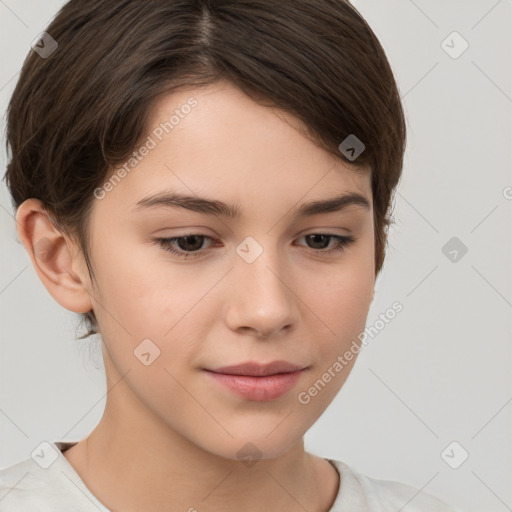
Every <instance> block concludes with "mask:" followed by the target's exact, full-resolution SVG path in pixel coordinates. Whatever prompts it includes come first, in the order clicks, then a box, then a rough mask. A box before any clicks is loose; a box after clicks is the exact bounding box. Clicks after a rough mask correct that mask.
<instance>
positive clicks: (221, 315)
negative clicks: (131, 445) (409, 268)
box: [90, 82, 375, 459]
mask: <svg viewBox="0 0 512 512" xmlns="http://www.w3.org/2000/svg"><path fill="white" fill-rule="evenodd" d="M191 98H193V100H191ZM187 104H188V105H189V106H192V107H191V108H188V107H183V106H184V105H187ZM176 109H178V114H176ZM173 114H175V117H174V119H173V121H171V122H172V128H169V126H170V125H167V131H168V133H166V130H165V129H163V130H162V124H161V123H165V122H166V121H167V122H168V121H169V119H170V118H171V116H172V115H173ZM297 126H298V124H297V122H296V121H294V120H293V119H291V118H290V117H288V116H287V115H286V114H284V113H282V112H279V111H277V110H275V109H270V108H268V107H263V106H260V105H258V104H257V103H255V102H253V101H252V100H251V99H249V98H248V97H246V96H245V95H244V94H243V93H242V92H240V91H239V90H238V89H236V88H235V87H234V86H232V85H230V84H229V83H227V82H218V83H217V84H215V85H214V86H211V87H208V88H200V89H194V90H188V91H181V92H178V93H173V94H171V95H165V96H162V97H160V98H159V100H158V102H157V103H155V105H154V107H153V108H152V110H151V111H150V116H149V120H148V126H147V128H148V131H147V133H146V134H145V136H144V138H143V140H142V143H144V142H146V148H149V149H148V150H147V151H145V150H141V151H140V155H139V156H140V160H137V164H136V165H135V166H133V167H132V168H130V170H129V172H126V169H127V168H128V167H127V168H125V172H124V173H123V172H122V171H121V173H120V174H118V176H122V178H121V179H116V180H115V181H111V182H110V183H111V184H110V185H107V186H106V187H104V188H103V189H102V190H101V191H97V194H96V196H97V199H95V201H94V205H93V210H92V213H91V223H90V237H91V260H92V265H93V268H94V272H95V276H96V281H95V288H94V289H93V291H92V292H91V295H92V296H93V301H92V304H93V309H94V312H95V314H96V317H97V319H98V323H99V329H100V331H101V334H102V338H103V341H104V346H105V347H106V349H107V350H105V351H104V355H105V365H106V370H107V375H110V378H112V376H113V375H114V374H115V375H117V376H124V379H123V393H125V394H126V395H127V396H126V398H127V399H128V398H129V400H131V401H133V400H135V402H136V403H137V408H134V409H132V412H130V415H132V417H131V418H124V420H126V421H128V422H133V423H136V422H137V421H138V419H137V415H138V416H139V417H140V416H141V415H143V416H146V417H151V418H153V420H155V421H157V422H159V423H160V424H161V425H163V426H164V427H165V428H168V429H172V431H175V432H177V433H178V434H179V435H180V436H183V438H184V439H187V440H188V441H190V442H192V443H193V444H195V445H196V446H199V447H201V448H202V449H204V450H207V451H209V452H211V453H214V454H217V455H220V456H222V457H226V458H230V459H235V458H237V457H238V455H237V453H238V452H239V450H240V449H241V448H242V447H244V446H245V445H246V443H252V445H254V446H255V447H257V449H258V450H259V452H260V453H261V457H262V458H272V457H276V456H279V455H280V454H282V453H284V452H285V451H287V450H289V449H290V448H291V447H292V446H293V445H294V444H295V443H297V442H298V441H299V440H300V439H301V438H302V436H303V435H304V433H305V432H306V431H307V429H308V428H309V427H310V426H311V425H312V424H313V423H314V422H315V421H316V419H317V418H318V417H319V416H320V415H321V414H322V412H323V411H324V410H325V408H326V407H327V406H328V404H329V403H330V402H331V400H332V399H333V398H334V397H335V395H336V394H337V392H338V391H339V389H340V388H341V386H342V385H343V383H344V381H345V380H346V378H347V377H348V374H349V373H350V371H351V369H352V367H353V364H354V362H355V359H356V355H357V352H355V351H353V354H354V353H355V354H356V355H354V357H353V358H352V359H351V360H349V361H347V360H346V359H345V358H344V359H343V360H344V363H343V364H342V363H340V358H339V356H341V357H343V354H344V353H346V352H347V351H348V350H349V349H350V348H351V347H354V340H355V341H356V342H357V343H358V344H360V342H359V340H358V338H357V336H358V335H359V334H360V333H361V332H362V331H364V326H365V323H366V317H367V313H368V309H369V307H370V304H371V301H372V298H373V288H374V283H375V274H374V265H375V261H374V231H373V229H374V227H373V214H372V213H373V212H372V196H371V182H370V175H369V173H368V172H365V173H356V172H354V170H352V169H350V168H348V167H346V166H345V165H344V164H343V163H342V162H341V161H340V160H338V159H335V158H334V157H333V156H332V155H330V154H329V153H327V152H326V151H324V150H323V149H320V148H319V147H318V146H316V145H314V144H313V143H312V142H311V141H309V140H308V139H307V138H305V137H304V135H303V134H302V133H301V132H300V130H298V129H297ZM148 137H150V139H148ZM160 139H161V140H160ZM151 141H153V142H151ZM138 148H139V147H138ZM138 148H137V149H138ZM142 153H145V155H144V156H142ZM133 163H134V162H133V161H132V164H133ZM120 167H121V166H120ZM350 194H351V195H352V197H353V198H354V197H356V196H360V197H359V199H356V200H353V201H350V200H349V201H346V200H345V201H346V202H345V205H344V206H343V205H341V206H340V204H339V203H337V207H336V208H333V207H331V208H324V211H323V212H322V211H319V210H321V208H317V209H316V210H314V209H312V208H309V211H307V210H306V209H307V208H308V206H307V205H309V206H311V204H312V203H317V202H321V201H327V200H330V199H334V198H338V197H340V196H344V195H350ZM171 195H173V196H172V197H171ZM165 196H169V197H167V199H165ZM178 196H189V197H191V198H193V199H194V201H189V204H188V207H186V206H178V205H177V202H178V201H179V198H178ZM203 199H207V200H208V201H214V202H216V203H215V204H213V205H212V203H208V204H205V203H202V202H201V200H203ZM365 200H366V202H367V203H368V204H367V206H365V205H364V203H365ZM218 203H224V204H225V205H228V207H224V208H222V207H221V208H219V207H218ZM331 206H332V205H331ZM228 210H231V211H230V213H231V214H227V213H228ZM235 210H236V211H235ZM235 213H236V215H235ZM274 361H286V362H288V363H290V364H293V365H295V366H296V367H298V368H299V369H302V370H301V371H298V372H295V373H293V374H288V375H280V376H275V375H274V377H267V378H264V377H254V376H252V377H247V376H246V377H227V376H226V375H221V374H220V373H218V374H217V376H215V375H213V374H212V372H211V371H208V370H213V369H218V368H219V367H224V366H229V365H239V364H242V363H247V362H254V363H258V364H261V365H265V364H267V363H270V362H274ZM336 362H338V366H337V365H336ZM339 365H341V366H342V368H341V370H340V369H339ZM274 370H275V369H274ZM326 372H327V373H328V374H329V375H330V379H329V378H328V377H325V374H326ZM240 373H243V371H242V372H240ZM274 373H275V371H274ZM319 381H321V384H319ZM315 383H316V387H315ZM312 388H314V389H315V390H316V391H315V390H313V391H312V390H311V389H312ZM128 395H129V397H128ZM107 406H108V405H107Z"/></svg>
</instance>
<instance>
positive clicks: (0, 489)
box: [0, 442, 108, 512]
mask: <svg viewBox="0 0 512 512" xmlns="http://www.w3.org/2000/svg"><path fill="white" fill-rule="evenodd" d="M69 444H71V443H67V442H62V443H61V442H50V443H48V442H44V443H41V445H39V447H38V448H37V450H35V451H34V453H32V456H31V457H29V458H27V459H26V460H23V461H21V462H18V463H17V464H14V465H11V466H9V467H7V468H2V469H0V510H1V511H2V512H69V510H80V511H83V512H88V511H91V512H98V511H105V510H107V509H105V508H104V507H103V506H102V505H101V503H99V502H98V501H97V500H96V499H95V497H94V496H93V495H91V493H90V491H89V490H88V489H87V488H86V487H85V484H84V483H83V482H82V480H81V479H80V477H79V476H78V474H77V473H76V472H75V471H74V469H73V467H72V466H71V465H70V464H69V463H68V462H67V460H66V459H65V457H64V455H63V454H62V452H61V451H60V448H61V447H62V446H64V445H69ZM107 512H108V511H107Z"/></svg>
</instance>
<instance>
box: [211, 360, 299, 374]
mask: <svg viewBox="0 0 512 512" xmlns="http://www.w3.org/2000/svg"><path fill="white" fill-rule="evenodd" d="M303 369H304V366H297V365H295V364H292V363H289V362H288V361H272V362H271V363H267V364H260V363H256V362H252V361H249V362H247V363H241V364H235V365H231V366H222V367H219V368H207V370H208V371H210V372H215V373H225V374H228V375H251V376H255V377H263V376H265V375H275V374H277V373H290V372H296V371H298V370H303Z"/></svg>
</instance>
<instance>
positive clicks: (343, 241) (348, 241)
mask: <svg viewBox="0 0 512 512" xmlns="http://www.w3.org/2000/svg"><path fill="white" fill-rule="evenodd" d="M314 235H319V236H326V237H329V238H331V239H334V240H336V242H337V243H338V245H337V246H336V247H334V248H332V249H328V250H325V249H311V250H312V251H313V252H316V253H320V254H323V255H330V254H332V253H334V252H336V251H340V252H344V251H345V249H347V248H348V247H349V246H350V245H352V244H353V243H354V242H355V241H356V240H357V238H356V237H354V236H341V235H333V234H330V233H309V234H307V235H304V236H302V237H301V238H304V237H307V236H314ZM188 237H200V238H205V239H206V238H209V239H211V238H212V237H210V236H207V235H202V234H200V233H190V234H187V235H183V236H175V237H172V238H153V241H155V242H157V243H158V244H159V245H160V246H161V247H162V248H163V249H164V251H166V252H169V253H171V254H174V255H176V256H178V257H180V258H183V259H186V258H188V257H192V258H196V257H199V256H201V255H202V254H203V253H204V251H202V250H198V251H191V252H186V251H185V252H184V251H177V250H176V249H174V248H173V246H172V243H173V242H176V241H178V240H183V239H185V238H188Z"/></svg>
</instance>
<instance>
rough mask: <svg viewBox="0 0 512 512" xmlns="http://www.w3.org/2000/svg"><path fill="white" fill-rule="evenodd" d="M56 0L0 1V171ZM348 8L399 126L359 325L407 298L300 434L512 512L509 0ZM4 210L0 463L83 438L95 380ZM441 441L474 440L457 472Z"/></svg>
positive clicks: (318, 446)
mask: <svg viewBox="0 0 512 512" xmlns="http://www.w3.org/2000/svg"><path fill="white" fill-rule="evenodd" d="M62 4H63V2H61V1H56V0H46V1H45V2H39V1H35V0H33V1H29V0H24V1H22V0H0V51H1V54H0V62H1V66H0V112H1V114H2V147H1V148H0V168H1V170H2V176H3V174H4V171H5V165H6V159H7V157H6V154H5V149H4V142H3V141H4V139H3V135H4V126H5V118H4V117H3V116H4V113H5V108H6V106H7V102H8V99H9V97H10V95H11V93H12V90H13V89H14V86H15V83H16V80H17V77H18V72H19V69H20V67H21V65H22V62H23V60H24V58H25V56H26V54H27V52H28V51H29V49H30V43H31V42H32V41H33V40H34V39H35V38H36V36H37V35H38V34H39V33H40V32H42V31H43V30H44V28H45V27H46V25H47V24H48V22H49V21H50V19H51V18H52V17H53V15H54V14H55V13H56V11H57V9H58V8H59V7H60V6H61V5H62ZM353 4H354V5H355V6H356V7H357V8H358V9H359V10H360V12H361V13H362V14H363V16H364V17H365V18H366V19H367V21H368V22H369V24H370V25H371V27H372V28H373V29H374V31H375V32H376V34H377V36H378V37H379V39H380V40H381V43H382V44H383V46H384V48H385V50H386V51H387V53H388V57H389V59H390V62H391V65H392V67H393V69H394V71H395V74H396V77H397V80H398V84H399V88H400V91H401V95H402V98H403V102H404V107H405V110H406V116H407V122H408V130H409V133H408V137H409V142H408V148H407V154H406V164H405V168H404V176H403V179H402V182H401V184H400V186H399V188H398V192H397V195H396V201H395V207H394V219H395V222H396V224H395V225H393V227H392V230H391V233H390V246H389V251H388V255H387V260H386V263H385V266H384V270H383V274H381V276H380V277H379V279H378V281H377V286H376V295H375V300H374V302H373V304H372V307H371V310H370V313H369V316H368V323H367V325H368V326H370V325H374V323H375V321H376V320H377V319H378V318H379V315H380V314H381V313H384V312H385V311H386V310H388V308H390V307H391V304H392V303H393V302H395V301H399V302H400V303H401V304H402V305H403V307H404V309H403V311H402V312H401V313H399V314H398V315H397V316H396V317H395V319H394V320H392V321H391V322H390V323H388V324H387V325H386V326H385V327H384V328H383V329H381V330H380V331H379V333H378V335H377V336H375V337H374V338H369V342H368V344H367V346H366V347H365V348H364V349H363V350H362V352H361V354H360V356H359V359H358V361H357V363H356V366H355V368H354V370H353V372H352V374H351V376H350V378H349V379H348V381H347V383H346V384H345V386H344V387H343V389H342V391H341V392H340V394H339V395H338V396H337V398H336V399H335V400H334V401H333V402H332V404H331V406H330V407H329V408H328V409H327V411H326V412H325V413H324V414H323V415H322V417H321V418H320V419H319V420H318V422H317V423H316V424H315V425H314V426H313V427H312V428H311V430H310V431H309V432H308V433H307V434H306V447H307V449H308V450H310V451H312V452H314V453H317V454H319V455H321V456H325V457H330V458H335V459H339V460H343V461H345V462H346V463H348V464H350V465H352V466H354V467H356V468H357V469H358V470H360V471H362V472H363V473H366V474H368V475H370V476H374V477H378V478H385V479H393V480H400V481H404V482H407V483H409V484H411V485H414V486H416V487H418V488H424V490H425V491H428V492H430V493H432V494H435V495H437V496H439V497H440V498H442V499H444V500H445V501H447V502H448V503H451V504H452V505H454V506H456V507H458V508H460V509H461V510H465V511H468V512H476V511H485V512H494V511H495V512H502V511H503V512H504V511H506V510H512V487H511V486H510V482H511V481H512V446H511V437H510V432H511V431H512V429H511V427H512V416H511V415H512V403H511V402H512V384H511V378H510V375H511V361H512V358H511V351H512V350H511V343H510V341H511V332H512V322H511V318H512V315H511V313H512V309H511V308H512V289H511V288H512V286H511V284H512V279H511V267H512V265H511V261H512V258H511V256H512V255H511V252H512V251H511V245H512V242H511V240H512V237H511V233H512V230H511V228H512V226H511V212H512V200H511V199H510V198H512V176H511V173H510V168H511V146H512V144H511V142H512V141H511V132H512V130H511V124H512V122H511V117H512V116H511V111H512V78H511V63H512V45H511V40H512V35H511V31H510V27H511V21H512V4H511V1H510V0H499V1H496V0H479V1H476V0H475V1H464V0H459V1H455V0H449V1H447V0H443V1H441V0H436V1H432V0H430V1H427V0H415V1H413V0H354V1H353ZM453 31H457V32H458V33H459V34H460V35H461V36H462V37H463V38H464V39H465V40H466V41H467V42H468V43H469V48H468V49H467V51H465V52H464V53H463V54H462V55H461V56H460V57H458V58H456V59H455V58H452V57H451V56H450V55H448V54H447V53H446V51H445V50H444V49H443V47H442V41H443V40H445V39H446V37H447V36H448V35H449V34H451V33H452V32H453ZM448 42H449V44H451V45H452V46H454V50H457V49H458V48H460V44H459V42H458V41H457V40H455V41H454V43H453V44H452V43H450V40H448ZM454 50H452V51H454ZM507 187H508V188H507ZM12 215H13V211H12V207H11V202H10V198H9V195H8V192H7V189H6V188H5V184H4V183H3V182H2V184H1V186H0V229H1V232H0V243H1V253H0V255H1V267H0V325H1V336H2V339H1V343H0V446H1V449H0V467H5V466H9V465H11V464H14V463H15V462H17V461H19V460H22V459H25V458H28V457H29V456H30V453H31V451H32V450H33V449H34V448H35V447H36V446H37V445H38V444H39V443H40V442H41V441H43V440H60V439H70V440H78V439H81V438H82V437H85V436H86V435H87V434H88V433H89V432H90V431H91V430H92V429H93V428H94V427H95V425H96V424H97V423H98V421H99V419H100V418H101V415H102V412H103V408H104V405H105V391H106V390H105V379H104V374H103V367H102V361H101V356H100V352H99V341H98V340H97V339H96V340H94V339H92V340H91V339H89V340H85V341H75V340H74V337H75V328H76V327H77V325H78V322H77V317H76V316H74V315H73V314H72V313H70V312H67V311H66V310H64V309H63V308H61V307H60V306H59V305H58V304H57V303H56V302H54V300H53V299H52V298H51V296H50V295H49V294H48V292H47V291H46V289H45V288H44V286H43V285H42V283H41V282H40V281H39V278H38V277H37V274H36V273H35V271H34V269H33V267H32V264H31V262H30V260H29V258H28V255H27V254H26V253H25V250H24V248H23V246H22V245H21V244H20V242H19V241H18V239H17V236H16V233H15V227H14V226H15V224H14V220H13V216H12ZM452 237H457V240H456V241H455V243H456V244H460V243H463V244H464V245H465V246H466V247H467V248H468V252H467V253H466V254H465V255H464V256H462V257H460V253H459V258H458V260H457V261H452V260H451V259H449V258H448V257H447V256H445V254H444V253H443V250H442V248H443V247H444V246H445V244H446V243H447V242H448V241H449V240H450V239H451V238H452ZM91 344H92V347H93V348H91ZM94 347H96V348H94ZM453 441H456V442H457V443H459V445H460V446H461V447H462V448H459V447H456V449H455V450H454V451H453V452H450V451H449V454H450V455H451V456H452V457H451V460H452V461H456V460H457V458H458V457H459V456H460V453H461V450H462V449H464V450H466V451H467V452H468V453H469V458H468V459H467V460H466V461H465V462H464V463H463V464H462V465H460V467H458V469H452V468H451V467H449V466H448V464H447V463H446V462H445V460H443V458H442V456H441V453H442V452H443V451H444V449H445V448H446V447H447V446H448V445H449V444H450V443H451V442H453ZM452 464H453V462H452Z"/></svg>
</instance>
